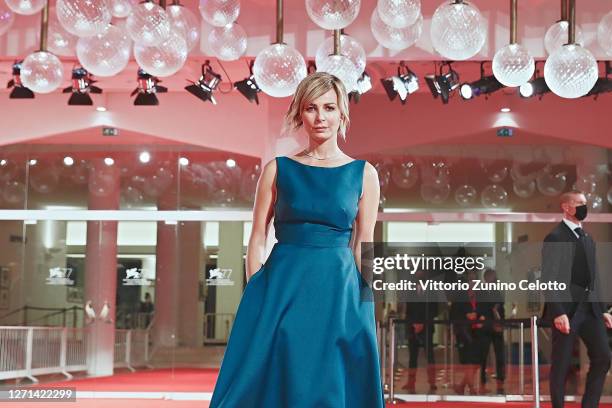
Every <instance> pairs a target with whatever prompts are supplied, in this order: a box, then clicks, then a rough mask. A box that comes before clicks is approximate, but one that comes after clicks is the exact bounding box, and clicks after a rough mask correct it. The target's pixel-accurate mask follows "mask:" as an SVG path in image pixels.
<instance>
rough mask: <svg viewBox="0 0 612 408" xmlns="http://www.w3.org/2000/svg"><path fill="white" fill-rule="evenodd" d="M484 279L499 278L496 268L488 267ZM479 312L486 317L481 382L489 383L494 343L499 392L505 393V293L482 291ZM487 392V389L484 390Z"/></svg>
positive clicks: (481, 356) (483, 328) (483, 331)
mask: <svg viewBox="0 0 612 408" xmlns="http://www.w3.org/2000/svg"><path fill="white" fill-rule="evenodd" d="M483 279H484V281H485V282H487V283H492V282H495V281H496V280H497V275H496V273H495V270H494V269H490V268H487V269H485V271H484V274H483ZM478 299H479V302H478V303H477V313H478V315H479V316H481V318H484V322H483V325H482V328H481V329H480V339H481V349H480V350H481V355H480V382H481V383H482V384H483V386H484V384H486V383H487V373H486V367H487V358H488V356H489V348H490V347H491V344H493V351H494V352H495V371H496V380H497V394H504V380H505V378H506V359H505V353H504V327H503V325H502V323H501V322H500V321H502V320H504V319H505V318H506V313H505V311H504V300H505V299H504V294H503V293H502V292H500V291H497V290H491V291H481V292H479V296H478ZM483 391H484V392H487V391H486V390H483Z"/></svg>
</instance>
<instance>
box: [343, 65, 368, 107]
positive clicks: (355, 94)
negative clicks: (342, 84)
mask: <svg viewBox="0 0 612 408" xmlns="http://www.w3.org/2000/svg"><path fill="white" fill-rule="evenodd" d="M370 89H372V78H370V75H369V74H368V73H367V72H366V71H363V73H362V74H361V76H360V77H359V79H358V80H357V88H356V89H354V90H353V91H352V92H349V94H348V97H349V101H351V100H352V101H354V102H355V103H359V100H360V99H361V95H363V94H364V93H366V92H368V91H369V90H370Z"/></svg>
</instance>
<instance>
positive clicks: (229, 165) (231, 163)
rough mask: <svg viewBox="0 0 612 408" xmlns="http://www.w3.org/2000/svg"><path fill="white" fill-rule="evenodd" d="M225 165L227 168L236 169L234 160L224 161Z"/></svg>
mask: <svg viewBox="0 0 612 408" xmlns="http://www.w3.org/2000/svg"><path fill="white" fill-rule="evenodd" d="M225 165H226V166H227V167H236V160H234V159H227V160H226V161H225Z"/></svg>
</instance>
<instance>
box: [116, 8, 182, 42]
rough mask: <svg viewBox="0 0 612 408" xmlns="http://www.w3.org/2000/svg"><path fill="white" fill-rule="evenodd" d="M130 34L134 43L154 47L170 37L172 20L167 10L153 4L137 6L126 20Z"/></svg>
mask: <svg viewBox="0 0 612 408" xmlns="http://www.w3.org/2000/svg"><path fill="white" fill-rule="evenodd" d="M126 28H127V31H128V34H129V35H130V37H131V38H132V41H134V43H136V44H139V45H142V46H146V47H152V46H155V45H160V44H161V43H162V42H164V41H165V40H167V39H168V37H169V36H170V31H171V30H170V19H169V18H168V14H167V13H166V10H164V9H163V8H161V7H160V6H158V5H157V4H155V3H153V2H149V1H147V2H144V3H140V4H137V5H135V6H134V7H133V8H132V12H131V13H130V15H129V16H128V18H127V20H126Z"/></svg>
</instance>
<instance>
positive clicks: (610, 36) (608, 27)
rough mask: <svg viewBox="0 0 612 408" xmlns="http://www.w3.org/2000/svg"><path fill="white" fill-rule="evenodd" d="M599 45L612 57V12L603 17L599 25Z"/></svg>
mask: <svg viewBox="0 0 612 408" xmlns="http://www.w3.org/2000/svg"><path fill="white" fill-rule="evenodd" d="M597 43H598V44H599V46H600V47H601V49H602V50H603V52H604V53H605V54H606V55H608V56H611V57H612V11H610V12H608V14H606V15H605V16H603V17H602V18H601V21H600V22H599V24H598V25H597Z"/></svg>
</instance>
